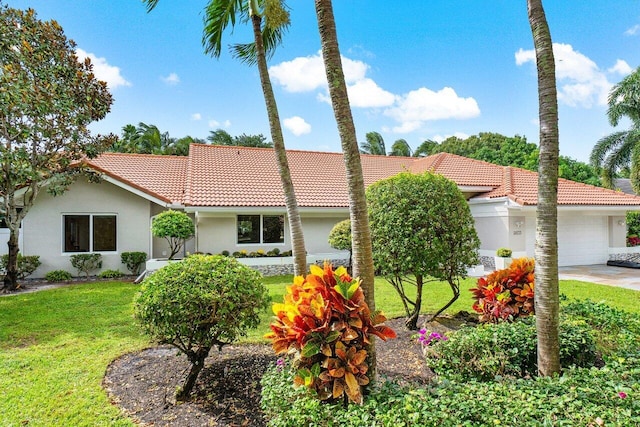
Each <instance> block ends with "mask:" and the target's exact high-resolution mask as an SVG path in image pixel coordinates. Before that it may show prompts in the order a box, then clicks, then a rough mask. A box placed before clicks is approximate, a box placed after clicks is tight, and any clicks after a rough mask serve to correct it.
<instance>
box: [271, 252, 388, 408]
mask: <svg viewBox="0 0 640 427" xmlns="http://www.w3.org/2000/svg"><path fill="white" fill-rule="evenodd" d="M273 313H274V314H275V319H274V321H273V323H271V332H270V333H268V334H266V335H265V338H268V339H270V340H271V341H272V346H273V349H274V351H275V352H276V354H282V353H286V352H288V353H290V354H293V355H294V361H293V366H294V367H295V368H297V372H296V376H295V378H294V383H295V384H296V385H304V386H306V387H309V388H310V389H313V390H315V391H316V392H317V394H318V397H319V398H320V399H321V400H336V399H339V398H343V399H345V400H347V399H348V400H351V401H353V402H356V403H362V386H365V385H367V384H368V383H369V378H368V377H367V375H366V374H367V371H368V369H369V367H368V365H367V363H366V359H367V356H368V353H367V349H366V348H367V345H368V344H370V343H371V340H370V339H371V335H375V336H378V337H380V338H382V339H383V340H386V339H388V338H395V336H396V333H395V332H394V331H393V329H391V328H389V327H388V326H385V325H383V324H382V323H383V322H384V321H385V320H386V317H385V316H384V315H383V314H382V313H381V312H375V313H371V311H370V310H369V306H368V305H367V303H366V302H365V300H364V293H363V292H362V288H361V287H360V279H354V278H352V277H351V276H349V274H347V270H346V269H345V268H344V267H339V268H338V269H336V270H335V271H334V270H333V268H332V266H331V264H329V263H325V264H324V269H323V268H320V267H318V266H317V265H312V266H311V273H310V274H309V275H307V277H302V276H297V277H295V278H294V281H293V284H292V285H291V286H288V287H287V290H286V294H285V296H284V302H283V303H276V304H273Z"/></svg>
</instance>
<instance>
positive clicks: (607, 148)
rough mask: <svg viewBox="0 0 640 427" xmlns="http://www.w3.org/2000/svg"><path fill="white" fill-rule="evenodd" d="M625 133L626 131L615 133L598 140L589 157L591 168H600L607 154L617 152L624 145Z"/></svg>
mask: <svg viewBox="0 0 640 427" xmlns="http://www.w3.org/2000/svg"><path fill="white" fill-rule="evenodd" d="M627 133H628V131H621V132H615V133H612V134H611V135H607V136H605V137H603V138H600V140H598V142H597V143H596V145H595V146H594V147H593V149H592V150H591V155H590V156H589V162H590V163H591V166H593V167H595V168H601V167H602V165H603V163H604V162H605V159H606V157H607V153H610V152H613V151H616V150H618V149H619V147H620V146H621V145H623V144H624V141H625V139H626V137H627Z"/></svg>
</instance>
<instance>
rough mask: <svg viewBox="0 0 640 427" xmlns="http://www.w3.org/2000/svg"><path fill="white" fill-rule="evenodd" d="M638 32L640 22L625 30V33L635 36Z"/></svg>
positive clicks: (639, 30) (639, 31)
mask: <svg viewBox="0 0 640 427" xmlns="http://www.w3.org/2000/svg"><path fill="white" fill-rule="evenodd" d="M638 33H640V24H636V25H634V26H633V27H631V28H629V29H628V30H627V31H625V32H624V35H625V36H635V35H636V34H638Z"/></svg>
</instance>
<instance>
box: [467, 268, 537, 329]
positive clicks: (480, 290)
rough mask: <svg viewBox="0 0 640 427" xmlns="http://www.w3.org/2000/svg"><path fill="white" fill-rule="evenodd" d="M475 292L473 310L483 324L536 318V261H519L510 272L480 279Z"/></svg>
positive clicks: (507, 269) (495, 272) (500, 272)
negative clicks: (524, 317)
mask: <svg viewBox="0 0 640 427" xmlns="http://www.w3.org/2000/svg"><path fill="white" fill-rule="evenodd" d="M477 285H478V286H477V287H476V288H473V289H470V291H471V292H473V297H474V299H475V303H474V304H473V309H474V310H475V311H476V312H478V313H480V314H481V316H480V321H482V322H493V323H497V322H498V321H500V320H514V319H515V318H517V317H522V316H528V315H530V314H534V305H533V295H534V261H533V259H532V258H517V259H515V260H513V262H512V263H511V265H510V266H509V268H505V269H504V270H496V271H494V272H493V273H491V274H490V275H489V276H488V277H487V278H486V279H485V278H484V277H481V278H480V279H478V282H477Z"/></svg>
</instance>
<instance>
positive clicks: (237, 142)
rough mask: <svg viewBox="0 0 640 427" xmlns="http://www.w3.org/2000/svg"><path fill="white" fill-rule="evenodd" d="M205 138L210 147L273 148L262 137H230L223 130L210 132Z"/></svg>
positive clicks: (271, 144)
mask: <svg viewBox="0 0 640 427" xmlns="http://www.w3.org/2000/svg"><path fill="white" fill-rule="evenodd" d="M209 133H210V135H209V136H208V137H207V141H209V142H210V143H211V144H212V145H231V146H237V147H257V148H273V143H272V142H267V138H265V136H264V135H262V134H259V135H246V134H244V133H243V134H242V135H239V136H231V135H229V132H227V131H226V130H224V129H217V130H212V131H211V132H209Z"/></svg>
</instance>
